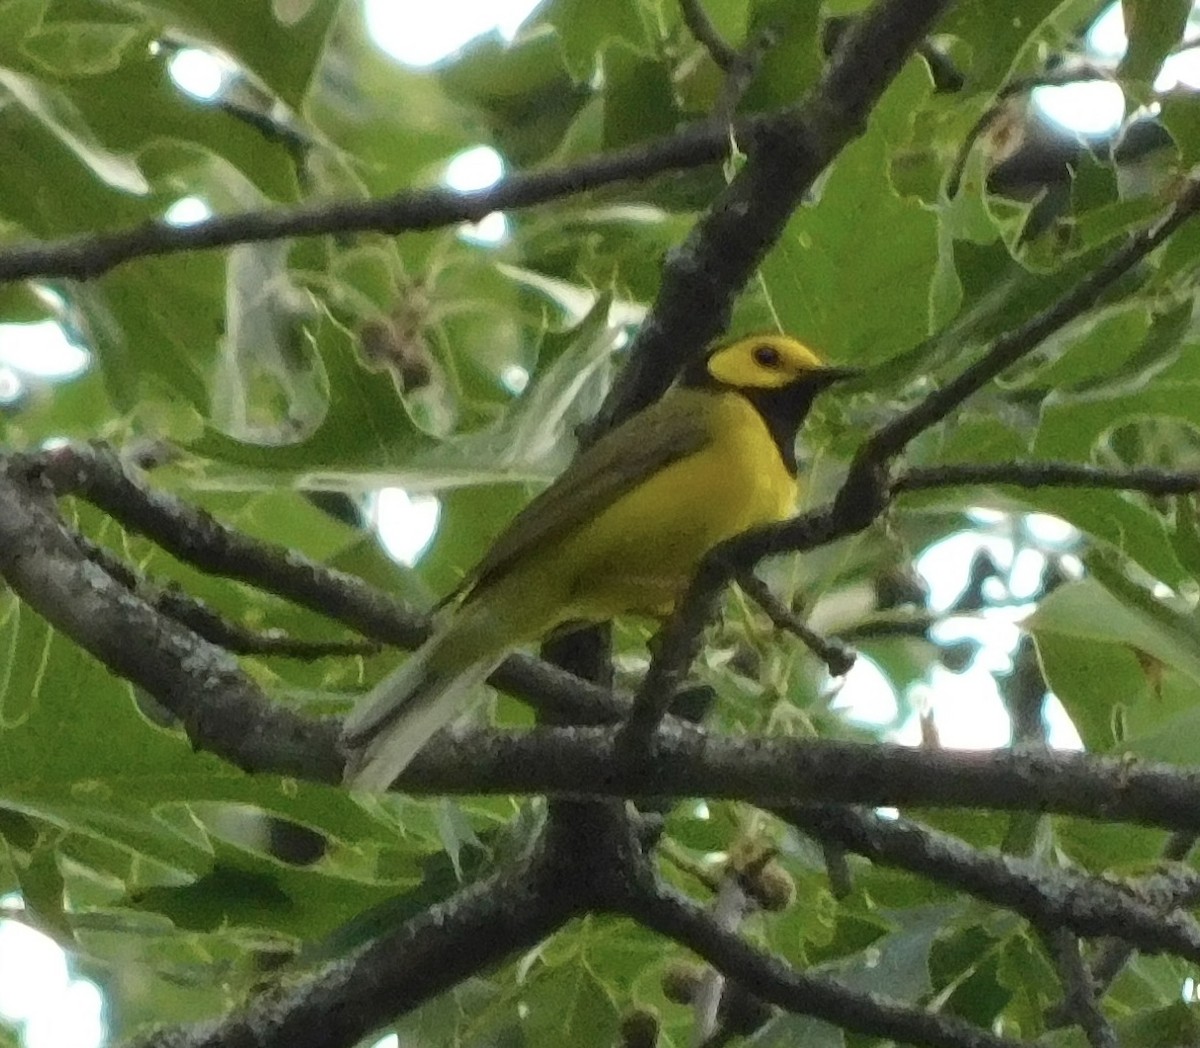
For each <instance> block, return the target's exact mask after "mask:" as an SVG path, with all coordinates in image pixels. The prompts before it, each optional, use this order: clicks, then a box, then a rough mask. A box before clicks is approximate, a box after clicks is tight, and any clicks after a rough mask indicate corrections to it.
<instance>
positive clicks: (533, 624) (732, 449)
mask: <svg viewBox="0 0 1200 1048" xmlns="http://www.w3.org/2000/svg"><path fill="white" fill-rule="evenodd" d="M853 374H857V372H855V371H851V370H848V369H845V368H835V367H826V366H825V365H824V364H822V362H821V360H820V359H819V358H818V357H817V355H816V354H815V353H813V352H812V350H810V349H808V347H806V346H804V345H802V344H801V343H800V342H797V341H796V340H795V339H792V338H788V337H787V336H784V335H775V334H764V335H755V336H753V337H750V338H743V339H739V340H737V341H734V342H730V343H728V344H726V345H723V346H719V347H718V348H716V349H715V350H713V351H712V352H711V353H709V354H708V355H707V356H705V357H701V358H697V359H696V360H695V361H693V362H692V363H691V364H689V365H688V366H687V367H685V368H684V370H683V372H682V374H681V375H680V376H679V379H678V381H677V382H676V384H675V385H673V386H672V387H671V389H669V390H668V391H667V392H666V393H665V394H664V395H663V397H662V398H661V399H660V400H659V401H658V402H657V403H655V404H652V405H651V406H650V407H648V408H646V409H644V410H643V411H641V412H639V413H638V414H636V415H634V416H633V417H632V418H630V419H629V420H628V421H626V422H625V423H623V424H622V425H620V426H618V427H617V428H616V429H614V430H612V431H611V432H609V433H608V434H606V435H605V436H604V437H602V438H601V439H600V440H599V441H597V442H596V443H595V444H594V445H593V446H592V447H590V448H588V449H587V450H586V451H585V452H583V454H581V455H579V456H578V457H577V458H576V459H575V461H574V462H572V463H571V465H570V466H568V467H567V469H566V471H565V472H563V473H562V475H561V476H559V477H558V479H557V480H555V481H554V483H553V484H551V485H550V486H549V487H548V488H546V490H545V491H543V492H542V493H541V494H540V495H538V496H537V497H536V498H534V499H533V501H532V502H530V503H529V505H528V506H526V507H525V509H524V510H522V511H521V512H520V513H518V514H517V516H516V517H515V518H514V519H513V521H512V523H510V524H509V525H508V527H507V528H506V529H505V530H504V531H503V532H502V533H501V535H500V537H499V538H498V539H496V541H495V542H494V543H493V545H492V546H491V548H490V549H489V550H488V551H487V553H486V554H485V555H484V557H483V559H482V560H481V561H480V562H479V563H478V564H477V565H476V566H475V567H474V569H472V571H471V572H470V573H469V574H468V575H467V576H466V578H465V579H464V580H463V582H462V584H461V585H460V587H459V588H458V590H457V591H456V592H455V594H454V595H452V597H451V598H450V599H449V600H448V601H446V602H444V605H443V607H442V609H441V611H440V612H439V613H438V614H437V615H436V616H435V620H434V625H433V632H432V634H431V636H430V638H429V640H428V641H426V643H425V644H424V645H423V646H422V647H421V648H420V649H419V650H418V651H417V652H415V653H414V654H413V655H411V656H410V657H409V658H408V660H407V661H406V662H405V663H404V664H403V665H402V666H401V667H400V668H399V669H398V670H397V671H395V672H394V673H392V674H391V675H390V676H388V677H387V678H386V679H385V680H383V681H382V682H381V683H380V684H379V685H377V686H376V687H375V689H374V690H373V691H371V692H370V693H369V694H368V695H366V696H365V697H364V698H363V699H362V700H361V702H360V703H359V704H358V706H357V707H356V708H355V709H354V710H353V711H352V712H351V713H350V715H349V716H348V717H347V719H346V722H345V725H344V728H343V735H342V741H343V745H344V748H345V750H346V752H347V754H348V760H347V767H346V781H347V782H348V783H349V784H350V785H351V786H353V787H355V788H359V789H364V790H383V789H386V788H387V787H388V786H389V785H390V784H391V782H392V781H393V780H394V779H395V778H396V776H397V775H399V774H400V772H401V771H402V770H403V769H404V767H405V765H406V764H408V762H409V761H410V760H411V759H412V757H413V755H414V754H415V753H416V752H417V751H418V750H419V749H420V748H421V747H422V746H423V745H424V744H425V742H426V740H427V739H428V738H429V737H430V736H431V735H432V734H433V733H434V732H435V731H437V729H438V728H440V727H441V726H442V725H443V724H445V723H446V722H448V721H449V720H451V719H452V718H453V717H454V716H455V715H456V714H457V713H458V712H459V711H460V710H461V709H462V708H463V705H464V701H465V699H466V698H467V696H468V694H469V692H470V691H471V689H472V688H473V687H474V686H475V685H477V684H478V683H480V682H481V681H482V680H483V679H484V678H485V677H487V676H488V675H489V674H490V673H491V672H492V670H493V669H495V667H496V666H497V665H498V664H499V663H500V661H501V660H502V659H503V658H504V656H505V655H507V654H508V653H509V651H510V650H511V649H513V648H514V647H516V646H517V645H520V644H522V643H525V642H528V641H533V640H536V639H538V638H539V637H543V636H545V635H546V634H548V633H550V632H552V631H553V630H554V629H556V628H557V627H559V626H562V625H563V624H565V623H568V622H602V621H605V620H607V619H611V618H613V617H614V616H616V615H620V614H627V613H634V614H644V615H650V616H654V617H659V618H662V617H665V616H666V615H667V614H669V613H670V611H671V609H672V608H673V607H674V604H675V601H676V600H678V599H679V597H680V596H681V595H682V594H683V592H684V590H685V589H686V587H687V585H688V583H689V582H690V581H691V577H692V575H693V573H694V572H695V570H696V568H697V567H698V566H699V563H700V560H701V559H702V558H703V556H704V554H705V553H707V552H708V551H709V550H710V549H712V547H713V546H715V545H717V543H719V542H721V541H722V540H724V539H727V538H731V537H732V536H734V535H736V534H738V533H739V532H742V531H745V530H746V529H748V528H751V527H753V526H754V525H757V524H765V523H770V522H772V521H776V520H781V519H783V518H785V517H787V516H789V515H790V514H791V513H792V511H793V509H794V507H795V502H796V496H797V484H796V470H797V464H796V450H795V442H796V434H797V431H798V430H799V428H800V424H801V423H802V422H803V421H804V418H805V416H806V415H807V414H808V411H809V408H810V407H811V406H812V402H813V399H814V398H815V397H816V395H817V394H818V393H819V392H820V391H821V390H822V389H824V388H825V387H826V386H828V385H830V384H831V383H833V382H836V381H837V380H838V379H842V378H846V377H848V376H850V375H853Z"/></svg>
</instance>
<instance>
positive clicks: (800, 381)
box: [682, 334, 861, 474]
mask: <svg viewBox="0 0 1200 1048" xmlns="http://www.w3.org/2000/svg"><path fill="white" fill-rule="evenodd" d="M859 374H861V372H859V371H858V370H857V369H856V368H843V367H831V366H830V365H828V364H825V363H824V362H823V361H822V360H821V358H820V357H818V356H817V354H816V353H814V352H813V351H812V350H811V349H809V348H808V346H806V345H804V343H803V342H799V341H797V340H796V339H794V338H791V337H790V336H788V335H778V334H761V335H751V336H749V337H747V338H739V339H736V340H735V341H733V342H727V343H725V344H724V345H722V346H718V347H717V348H716V349H714V350H713V351H712V352H711V353H709V354H708V356H707V357H700V358H697V359H696V360H695V361H693V362H692V363H691V364H689V365H688V366H687V368H686V369H685V370H684V372H683V379H682V382H683V385H684V386H685V387H688V386H690V387H692V388H700V389H710V390H712V389H716V390H721V391H728V392H732V393H737V394H739V395H741V396H743V397H745V398H746V400H748V401H749V402H750V403H751V404H752V405H753V406H754V408H755V410H757V411H758V413H759V415H760V416H761V417H762V420H763V421H764V422H765V423H766V425H767V429H768V431H769V432H770V434H771V437H772V438H773V439H774V441H775V443H776V445H777V446H778V448H779V453H780V454H781V455H782V456H783V461H784V463H785V464H786V466H787V467H788V469H789V470H790V471H791V472H792V473H793V474H794V473H795V472H796V469H797V465H796V449H795V443H796V433H797V431H798V430H799V428H800V425H801V423H803V421H804V418H805V416H806V415H807V414H808V412H809V409H810V408H811V407H812V403H813V401H814V400H815V399H816V397H817V394H818V393H820V392H821V390H823V389H825V388H826V387H828V386H831V385H832V384H833V383H835V382H839V381H841V380H842V379H847V378H854V377H855V376H857V375H859Z"/></svg>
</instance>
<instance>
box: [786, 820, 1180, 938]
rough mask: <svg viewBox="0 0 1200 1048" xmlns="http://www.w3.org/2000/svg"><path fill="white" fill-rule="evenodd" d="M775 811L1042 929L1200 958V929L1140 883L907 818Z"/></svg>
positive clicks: (808, 830) (811, 830)
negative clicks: (980, 845) (988, 847)
mask: <svg viewBox="0 0 1200 1048" xmlns="http://www.w3.org/2000/svg"><path fill="white" fill-rule="evenodd" d="M776 814H778V815H779V817H780V818H782V819H786V820H787V821H788V822H790V823H792V825H794V826H796V827H797V828H798V829H800V830H802V831H803V832H804V833H806V834H808V835H809V836H812V837H815V838H816V839H818V840H821V841H826V842H832V843H835V844H837V845H838V846H839V847H841V848H844V849H846V850H847V851H851V852H855V853H856V854H859V855H863V856H866V857H867V858H869V859H871V860H872V861H873V862H876V863H881V864H884V865H887V866H898V867H901V868H903V869H906V870H910V871H911V872H913V873H918V874H920V875H921V876H923V877H928V878H930V879H931V880H935V881H938V882H939V883H941V884H945V885H948V886H950V887H952V888H955V889H957V890H959V891H963V892H966V893H968V894H970V895H973V896H975V897H976V898H978V899H984V900H986V901H987V902H989V903H991V904H993V905H994V906H998V907H1003V908H1005V909H1009V910H1012V911H1014V912H1015V913H1019V914H1021V915H1022V916H1023V917H1026V918H1027V919H1028V920H1029V921H1030V922H1031V923H1033V924H1035V925H1037V926H1039V927H1041V928H1044V929H1048V930H1049V929H1053V928H1059V927H1066V928H1069V929H1070V930H1071V931H1072V932H1073V933H1075V934H1076V935H1082V936H1089V937H1090V936H1100V935H1119V936H1121V938H1122V940H1123V941H1124V942H1128V943H1129V944H1130V945H1131V946H1133V947H1135V948H1137V949H1141V950H1144V951H1147V952H1153V953H1159V952H1172V953H1176V954H1178V955H1179V956H1181V957H1188V958H1190V959H1192V960H1200V925H1198V924H1197V923H1196V921H1195V920H1193V919H1192V918H1191V917H1190V916H1188V915H1187V914H1184V913H1180V912H1178V911H1177V912H1175V913H1174V914H1171V915H1170V916H1166V915H1164V913H1163V910H1162V908H1161V907H1158V906H1155V905H1153V904H1152V903H1151V902H1150V901H1148V900H1147V899H1144V898H1142V897H1141V896H1142V893H1141V892H1139V891H1138V890H1137V888H1136V886H1133V887H1130V888H1124V887H1123V886H1121V885H1119V884H1116V883H1114V882H1113V881H1111V880H1107V879H1101V878H1096V877H1084V876H1080V875H1078V874H1072V873H1068V872H1066V871H1061V870H1051V869H1048V868H1046V867H1045V866H1042V865H1039V864H1037V863H1034V862H1031V861H1029V860H1028V859H1023V858H1019V857H1016V856H1012V855H1002V854H999V853H992V852H982V851H979V850H977V849H975V848H972V847H970V846H969V845H967V844H966V843H964V842H963V841H960V840H958V839H957V838H955V837H951V836H950V835H948V834H945V833H938V832H937V831H935V830H931V829H929V828H928V827H925V826H920V825H918V824H917V823H914V822H912V821H910V820H908V819H903V818H899V819H881V818H879V817H878V816H876V815H873V814H870V813H868V812H860V811H855V810H854V809H851V808H844V807H840V806H836V805H820V804H803V805H791V806H788V807H784V808H778V809H776ZM1185 880H1187V881H1188V882H1189V883H1190V885H1191V887H1192V890H1193V891H1196V890H1197V889H1200V875H1194V874H1192V875H1189V876H1187V877H1186V878H1185Z"/></svg>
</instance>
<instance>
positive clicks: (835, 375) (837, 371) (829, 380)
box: [813, 367, 866, 388]
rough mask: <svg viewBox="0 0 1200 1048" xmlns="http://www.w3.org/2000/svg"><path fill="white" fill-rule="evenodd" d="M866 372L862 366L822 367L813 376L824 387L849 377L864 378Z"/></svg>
mask: <svg viewBox="0 0 1200 1048" xmlns="http://www.w3.org/2000/svg"><path fill="white" fill-rule="evenodd" d="M865 374H866V372H865V371H863V369H862V368H833V367H831V368H821V369H820V370H819V371H817V372H816V373H815V374H814V375H813V378H814V379H815V380H816V382H817V383H818V384H819V385H820V386H821V387H822V388H824V387H825V386H832V385H833V384H834V383H835V382H845V381H846V380H847V379H852V378H862V377H863V375H865Z"/></svg>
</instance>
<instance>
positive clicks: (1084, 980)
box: [1043, 928, 1120, 1048]
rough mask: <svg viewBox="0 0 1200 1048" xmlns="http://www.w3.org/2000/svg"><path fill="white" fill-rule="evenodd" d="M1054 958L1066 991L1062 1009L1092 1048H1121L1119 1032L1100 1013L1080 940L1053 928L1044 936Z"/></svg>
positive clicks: (1060, 929) (1065, 930) (1065, 931)
mask: <svg viewBox="0 0 1200 1048" xmlns="http://www.w3.org/2000/svg"><path fill="white" fill-rule="evenodd" d="M1043 939H1044V940H1045V942H1046V945H1047V947H1048V948H1049V950H1050V955H1051V957H1053V958H1054V965H1055V967H1056V968H1057V969H1058V976H1059V979H1060V981H1061V982H1062V988H1063V1004H1062V1006H1063V1008H1064V1010H1065V1011H1066V1012H1068V1013H1069V1014H1070V1016H1071V1018H1072V1019H1073V1020H1074V1022H1075V1023H1076V1024H1077V1025H1078V1026H1079V1028H1080V1029H1081V1030H1083V1033H1084V1036H1085V1037H1087V1039H1088V1044H1090V1045H1091V1046H1092V1048H1120V1046H1119V1044H1118V1042H1117V1035H1116V1031H1114V1030H1113V1028H1112V1024H1111V1023H1109V1021H1108V1020H1107V1019H1106V1018H1105V1017H1104V1013H1103V1012H1101V1011H1100V1005H1099V1002H1098V1001H1097V999H1096V991H1095V988H1094V987H1093V986H1092V980H1091V977H1090V976H1089V975H1088V972H1087V969H1086V968H1085V967H1084V964H1083V958H1081V957H1080V956H1079V940H1078V939H1077V938H1076V937H1075V936H1074V935H1072V934H1071V933H1070V932H1069V931H1067V929H1066V928H1054V929H1050V930H1048V931H1046V932H1045V933H1044V934H1043Z"/></svg>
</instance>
